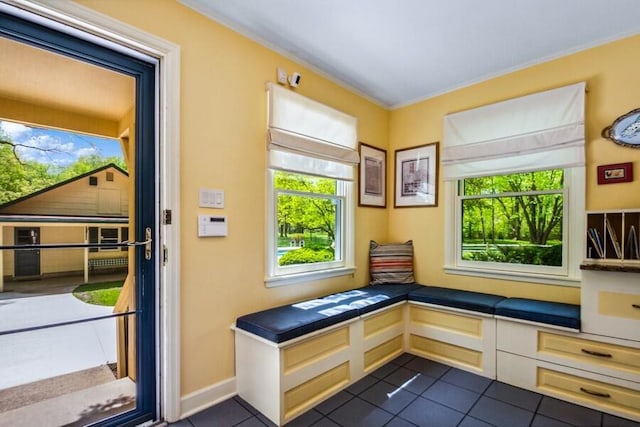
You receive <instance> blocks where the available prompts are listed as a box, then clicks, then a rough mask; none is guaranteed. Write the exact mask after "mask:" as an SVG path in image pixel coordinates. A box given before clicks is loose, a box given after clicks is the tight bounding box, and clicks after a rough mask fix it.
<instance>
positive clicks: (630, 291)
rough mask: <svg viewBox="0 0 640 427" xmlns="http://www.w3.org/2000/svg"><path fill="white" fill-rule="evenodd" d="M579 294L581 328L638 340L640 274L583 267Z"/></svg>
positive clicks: (639, 336)
mask: <svg viewBox="0 0 640 427" xmlns="http://www.w3.org/2000/svg"><path fill="white" fill-rule="evenodd" d="M638 271H640V270H638ZM581 297H582V302H581V321H582V330H583V331H584V332H587V333H590V334H597V335H604V336H611V337H618V338H623V339H630V340H635V341H640V274H638V273H636V272H633V271H627V272H622V271H603V270H584V271H583V272H582V291H581Z"/></svg>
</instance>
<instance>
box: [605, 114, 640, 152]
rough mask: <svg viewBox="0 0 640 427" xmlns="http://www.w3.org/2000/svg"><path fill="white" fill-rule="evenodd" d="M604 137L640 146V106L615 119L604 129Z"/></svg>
mask: <svg viewBox="0 0 640 427" xmlns="http://www.w3.org/2000/svg"><path fill="white" fill-rule="evenodd" d="M602 137H603V138H607V139H610V140H611V141H613V142H615V143H616V144H620V145H624V146H625V147H633V148H640V108H638V109H635V110H632V111H629V112H628V113H627V114H624V115H622V116H620V117H618V118H617V119H615V120H614V121H613V123H612V124H611V126H607V127H606V128H604V129H602Z"/></svg>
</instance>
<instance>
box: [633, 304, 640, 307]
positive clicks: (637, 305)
mask: <svg viewBox="0 0 640 427" xmlns="http://www.w3.org/2000/svg"><path fill="white" fill-rule="evenodd" d="M631 307H633V308H640V304H631Z"/></svg>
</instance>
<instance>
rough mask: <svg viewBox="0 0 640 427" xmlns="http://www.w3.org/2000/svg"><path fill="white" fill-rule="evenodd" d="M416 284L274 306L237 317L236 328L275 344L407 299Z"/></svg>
mask: <svg viewBox="0 0 640 427" xmlns="http://www.w3.org/2000/svg"><path fill="white" fill-rule="evenodd" d="M420 287H421V285H417V284H406V285H402V284H387V285H372V286H365V287H363V288H359V289H354V290H351V291H345V292H340V293H336V294H332V295H327V296H325V297H321V298H316V299H312V300H308V301H302V302H299V303H295V304H291V305H285V306H281V307H275V308H271V309H268V310H263V311H259V312H257V313H252V314H247V315H245V316H241V317H238V319H236V327H237V328H239V329H242V330H245V331H247V332H251V333H252V334H255V335H258V336H260V337H262V338H265V339H267V340H269V341H273V342H276V343H280V342H285V341H288V340H291V339H293V338H297V337H300V336H302V335H306V334H308V333H311V332H314V331H317V330H320V329H323V328H326V327H328V326H331V325H335V324H336V323H340V322H344V321H345V320H349V319H352V318H354V317H357V316H359V315H361V314H364V313H369V312H371V311H374V310H377V309H379V308H383V307H386V306H388V305H391V304H394V303H396V302H399V301H404V300H406V299H407V295H408V294H409V292H411V291H413V290H415V289H418V288H420Z"/></svg>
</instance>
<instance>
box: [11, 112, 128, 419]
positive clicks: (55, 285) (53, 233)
mask: <svg viewBox="0 0 640 427" xmlns="http://www.w3.org/2000/svg"><path fill="white" fill-rule="evenodd" d="M0 163H1V164H2V167H0V216H2V218H0V246H5V245H6V246H5V247H7V248H10V249H2V250H0V263H1V264H0V306H2V307H3V311H2V319H3V320H2V322H0V366H2V368H1V370H0V374H1V375H0V425H20V424H17V423H16V422H15V420H16V419H20V417H22V419H24V416H25V415H24V414H25V413H28V414H29V416H30V417H32V418H33V419H34V420H36V419H37V417H41V418H42V419H48V418H47V417H50V416H51V411H52V410H51V408H55V407H60V406H67V405H68V402H72V401H77V402H78V404H77V405H76V406H75V407H77V408H78V409H77V412H70V413H69V415H66V416H68V417H70V419H73V418H74V417H75V418H77V419H78V425H82V424H85V423H88V422H91V420H96V419H100V418H103V417H106V416H111V415H113V414H116V413H119V412H123V411H126V410H130V408H131V407H134V406H135V405H136V394H135V383H134V382H133V380H135V373H132V372H131V371H129V370H128V363H129V362H128V359H127V355H126V354H125V353H123V352H122V350H123V349H125V348H126V343H125V338H124V337H125V336H126V334H125V330H127V332H128V331H129V330H128V328H129V324H130V323H129V319H133V318H134V315H127V316H121V317H118V318H114V317H111V316H113V314H114V312H115V313H123V312H126V311H128V309H127V306H126V305H125V304H126V302H127V301H125V299H123V298H121V296H126V295H127V293H126V292H122V290H123V285H124V284H125V278H126V277H127V274H128V249H127V248H120V247H114V246H102V247H99V248H98V247H91V248H84V247H81V248H77V247H64V246H65V245H67V244H70V245H73V244H83V242H86V241H87V239H88V241H89V243H92V244H93V243H95V244H98V243H100V244H111V243H119V242H121V241H123V240H127V238H128V226H129V220H128V216H129V211H128V203H129V202H128V200H129V195H128V191H129V185H128V182H129V176H128V174H127V172H126V171H127V165H126V163H125V161H124V158H123V154H122V148H121V144H120V141H119V140H116V139H109V138H99V137H94V136H90V135H84V134H78V133H71V132H63V131H58V130H53V129H44V128H38V127H31V126H27V125H24V124H20V123H14V122H8V121H0ZM111 164H112V165H113V166H112V165H111ZM14 245H15V246H22V245H24V246H25V247H26V248H25V249H21V248H14V247H13V246H14ZM47 245H49V247H47ZM57 245H60V247H57ZM132 354H133V353H132ZM80 397H82V400H81V399H80ZM62 399H66V400H62ZM60 402H66V403H65V404H64V405H62V404H61V403H60ZM85 402H86V403H85ZM56 414H57V412H56ZM57 416H58V415H57ZM59 416H61V417H62V416H65V415H59ZM34 423H37V422H36V421H34ZM34 425H35V424H34ZM38 425H41V424H40V423H38Z"/></svg>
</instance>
